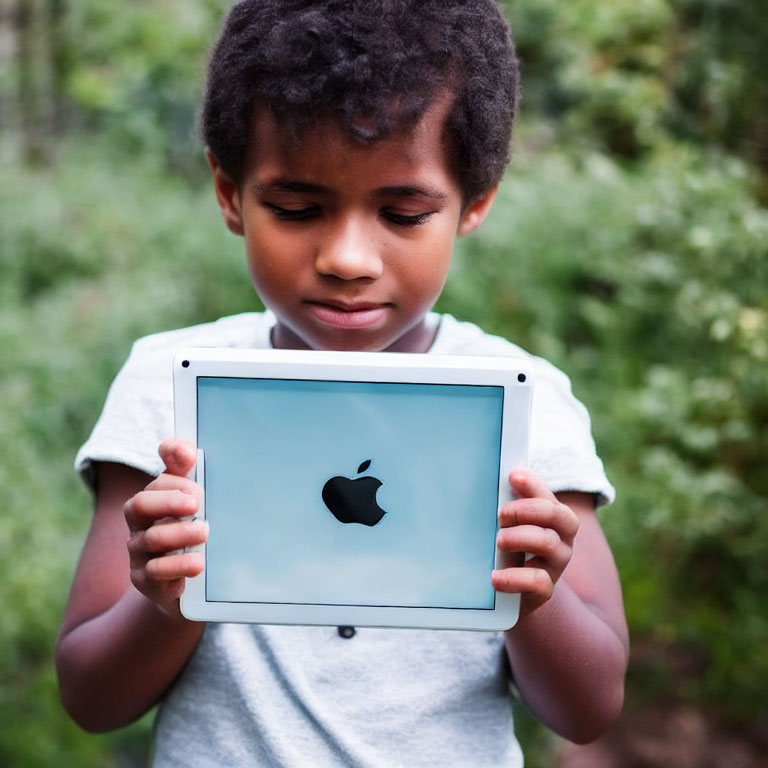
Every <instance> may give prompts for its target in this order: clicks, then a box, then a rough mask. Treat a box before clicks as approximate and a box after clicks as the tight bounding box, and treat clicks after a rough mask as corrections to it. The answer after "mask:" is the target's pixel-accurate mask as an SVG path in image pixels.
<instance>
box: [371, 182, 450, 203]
mask: <svg viewBox="0 0 768 768" xmlns="http://www.w3.org/2000/svg"><path fill="white" fill-rule="evenodd" d="M376 194H378V195H393V196H394V197H425V198H429V199H430V200H434V201H435V202H436V203H446V202H448V195H447V194H446V193H445V192H443V191H442V190H440V189H437V188H436V187H428V186H421V185H418V186H414V185H410V184H406V185H403V186H394V187H382V188H381V189H377V190H376Z"/></svg>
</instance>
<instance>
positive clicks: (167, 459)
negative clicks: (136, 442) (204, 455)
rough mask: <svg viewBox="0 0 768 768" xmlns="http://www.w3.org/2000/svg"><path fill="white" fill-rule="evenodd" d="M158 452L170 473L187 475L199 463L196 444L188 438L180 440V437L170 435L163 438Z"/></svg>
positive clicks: (181, 475)
mask: <svg viewBox="0 0 768 768" xmlns="http://www.w3.org/2000/svg"><path fill="white" fill-rule="evenodd" d="M157 452H158V453H159V454H160V458H161V459H162V460H163V463H164V464H165V467H166V470H165V471H166V473H167V474H169V475H178V476H179V477H186V476H187V475H188V474H189V473H190V472H191V471H192V467H194V466H195V464H196V463H197V450H196V449H195V446H194V445H192V443H188V442H187V441H186V440H180V439H179V438H178V437H169V438H166V439H165V440H163V442H162V443H160V447H159V448H158V449H157Z"/></svg>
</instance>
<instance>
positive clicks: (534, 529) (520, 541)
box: [496, 525, 573, 573]
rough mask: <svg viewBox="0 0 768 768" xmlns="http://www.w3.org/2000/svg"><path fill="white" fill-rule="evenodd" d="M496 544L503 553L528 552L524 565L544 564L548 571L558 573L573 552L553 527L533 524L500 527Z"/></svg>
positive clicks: (566, 563)
mask: <svg viewBox="0 0 768 768" xmlns="http://www.w3.org/2000/svg"><path fill="white" fill-rule="evenodd" d="M496 546H497V547H498V548H499V551H500V552H502V553H504V554H505V555H509V554H514V553H516V552H525V553H528V555H529V560H528V565H527V566H526V567H534V566H539V565H545V566H546V568H547V570H548V571H550V570H551V571H552V572H554V573H560V572H561V571H562V570H563V569H564V568H565V567H566V565H568V563H569V562H570V559H571V555H572V553H573V549H572V547H571V546H570V544H568V543H567V542H564V541H563V540H562V539H561V538H560V535H559V534H558V533H557V531H555V530H554V529H553V528H540V527H539V526H535V525H520V526H515V527H513V528H502V529H501V530H500V531H499V533H498V534H497V537H496ZM530 558H536V559H535V560H531V559H530Z"/></svg>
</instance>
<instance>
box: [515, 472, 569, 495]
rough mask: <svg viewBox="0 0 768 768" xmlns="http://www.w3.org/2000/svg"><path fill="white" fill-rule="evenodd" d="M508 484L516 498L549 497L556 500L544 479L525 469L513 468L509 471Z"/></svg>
mask: <svg viewBox="0 0 768 768" xmlns="http://www.w3.org/2000/svg"><path fill="white" fill-rule="evenodd" d="M509 484H510V485H511V486H512V491H513V493H514V494H515V496H516V497H517V498H518V499H532V498H539V499H549V500H550V501H557V499H556V498H555V494H554V493H552V491H550V490H549V488H548V487H547V485H546V484H545V483H544V481H543V480H542V479H541V478H539V477H538V476H537V475H535V474H534V473H533V472H531V471H530V470H527V469H522V468H518V469H513V470H512V471H511V472H510V473H509Z"/></svg>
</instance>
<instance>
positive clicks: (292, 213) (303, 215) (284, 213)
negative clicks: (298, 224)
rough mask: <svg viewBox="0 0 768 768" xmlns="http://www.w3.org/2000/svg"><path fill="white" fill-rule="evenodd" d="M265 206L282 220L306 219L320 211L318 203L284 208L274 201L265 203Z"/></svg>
mask: <svg viewBox="0 0 768 768" xmlns="http://www.w3.org/2000/svg"><path fill="white" fill-rule="evenodd" d="M264 207H265V208H267V209H268V210H270V211H271V212H272V213H273V214H274V215H275V216H276V217H277V218H278V219H280V220H281V221H306V220H307V219H311V218H312V217H313V216H316V215H317V214H318V213H319V212H320V209H319V208H318V207H317V206H316V205H309V206H307V207H306V208H283V207H282V206H280V205H275V204H274V203H264Z"/></svg>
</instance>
